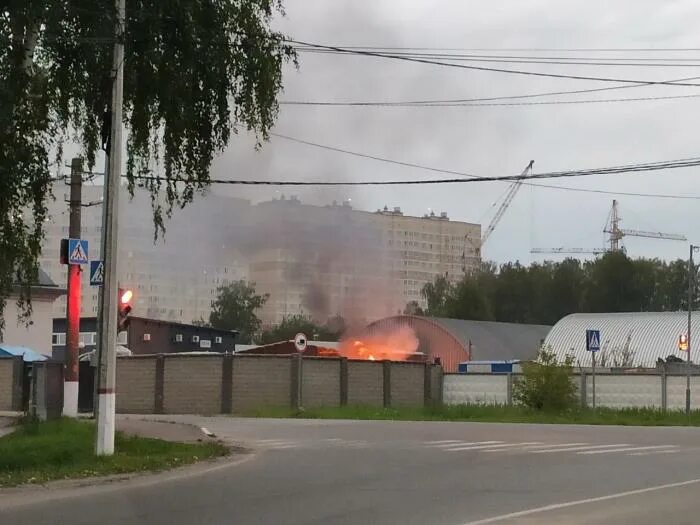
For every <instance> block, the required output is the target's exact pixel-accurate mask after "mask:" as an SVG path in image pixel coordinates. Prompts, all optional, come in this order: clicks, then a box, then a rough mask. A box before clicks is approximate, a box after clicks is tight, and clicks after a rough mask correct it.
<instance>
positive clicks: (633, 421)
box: [243, 405, 700, 426]
mask: <svg viewBox="0 0 700 525" xmlns="http://www.w3.org/2000/svg"><path fill="white" fill-rule="evenodd" d="M243 415H244V416H249V417H273V418H310V419H374V420H395V421H475V422H486V423H550V424H581V425H638V426H682V425H688V424H690V425H692V426H700V410H695V411H693V412H691V415H690V420H688V418H687V417H686V415H685V412H684V411H666V412H663V411H661V410H658V409H653V408H621V409H613V408H598V409H596V410H595V411H594V410H592V409H583V408H579V409H573V410H567V411H563V412H542V411H536V410H532V409H528V408H525V407H520V406H506V405H450V406H436V407H425V408H424V407H417V408H410V407H407V408H377V407H368V406H346V407H335V408H307V409H302V410H299V411H294V410H291V409H289V408H275V407H268V408H261V409H258V410H254V411H251V412H247V413H245V414H243Z"/></svg>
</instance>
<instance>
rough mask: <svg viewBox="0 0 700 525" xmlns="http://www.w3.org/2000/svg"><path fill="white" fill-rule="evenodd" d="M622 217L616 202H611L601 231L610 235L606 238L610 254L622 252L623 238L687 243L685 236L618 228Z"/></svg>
mask: <svg viewBox="0 0 700 525" xmlns="http://www.w3.org/2000/svg"><path fill="white" fill-rule="evenodd" d="M621 221H622V217H620V213H619V211H618V208H617V201H616V200H613V202H612V208H610V213H609V214H608V220H607V222H606V224H605V228H604V229H603V231H604V232H605V233H608V234H610V237H609V238H608V243H609V247H608V250H609V251H611V252H619V251H624V250H625V249H624V247H623V246H621V244H620V243H621V241H622V238H623V237H646V238H649V239H664V240H669V241H687V240H688V239H686V237H685V235H679V234H676V233H661V232H649V231H642V230H628V229H625V228H620V222H621Z"/></svg>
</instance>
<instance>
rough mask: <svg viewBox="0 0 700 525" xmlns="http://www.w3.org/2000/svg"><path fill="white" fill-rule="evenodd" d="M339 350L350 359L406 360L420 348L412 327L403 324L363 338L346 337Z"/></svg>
mask: <svg viewBox="0 0 700 525" xmlns="http://www.w3.org/2000/svg"><path fill="white" fill-rule="evenodd" d="M338 350H339V352H340V354H341V355H342V356H344V357H347V358H349V359H366V360H368V361H375V360H383V359H389V360H392V361H406V360H407V359H409V358H410V357H411V356H412V355H413V354H415V352H416V351H417V350H418V338H417V337H416V334H415V332H414V331H413V330H412V329H411V328H409V327H407V326H402V327H400V328H397V329H395V330H391V331H388V332H382V333H376V334H369V335H366V336H363V337H362V338H361V339H360V338H351V339H344V340H342V341H341V342H340V347H339V349H338Z"/></svg>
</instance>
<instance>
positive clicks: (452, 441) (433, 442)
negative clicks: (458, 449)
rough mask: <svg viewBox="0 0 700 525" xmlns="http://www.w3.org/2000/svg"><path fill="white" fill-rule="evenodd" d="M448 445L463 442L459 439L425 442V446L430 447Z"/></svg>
mask: <svg viewBox="0 0 700 525" xmlns="http://www.w3.org/2000/svg"><path fill="white" fill-rule="evenodd" d="M447 443H461V441H460V440H458V439H442V440H440V441H425V442H424V443H423V444H424V445H429V446H430V445H438V446H439V445H444V444H447Z"/></svg>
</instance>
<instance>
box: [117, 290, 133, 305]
mask: <svg viewBox="0 0 700 525" xmlns="http://www.w3.org/2000/svg"><path fill="white" fill-rule="evenodd" d="M133 296H134V293H133V292H132V291H131V290H124V293H123V294H122V296H121V299H120V300H121V303H122V304H128V303H129V302H130V301H131V298H132V297H133Z"/></svg>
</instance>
